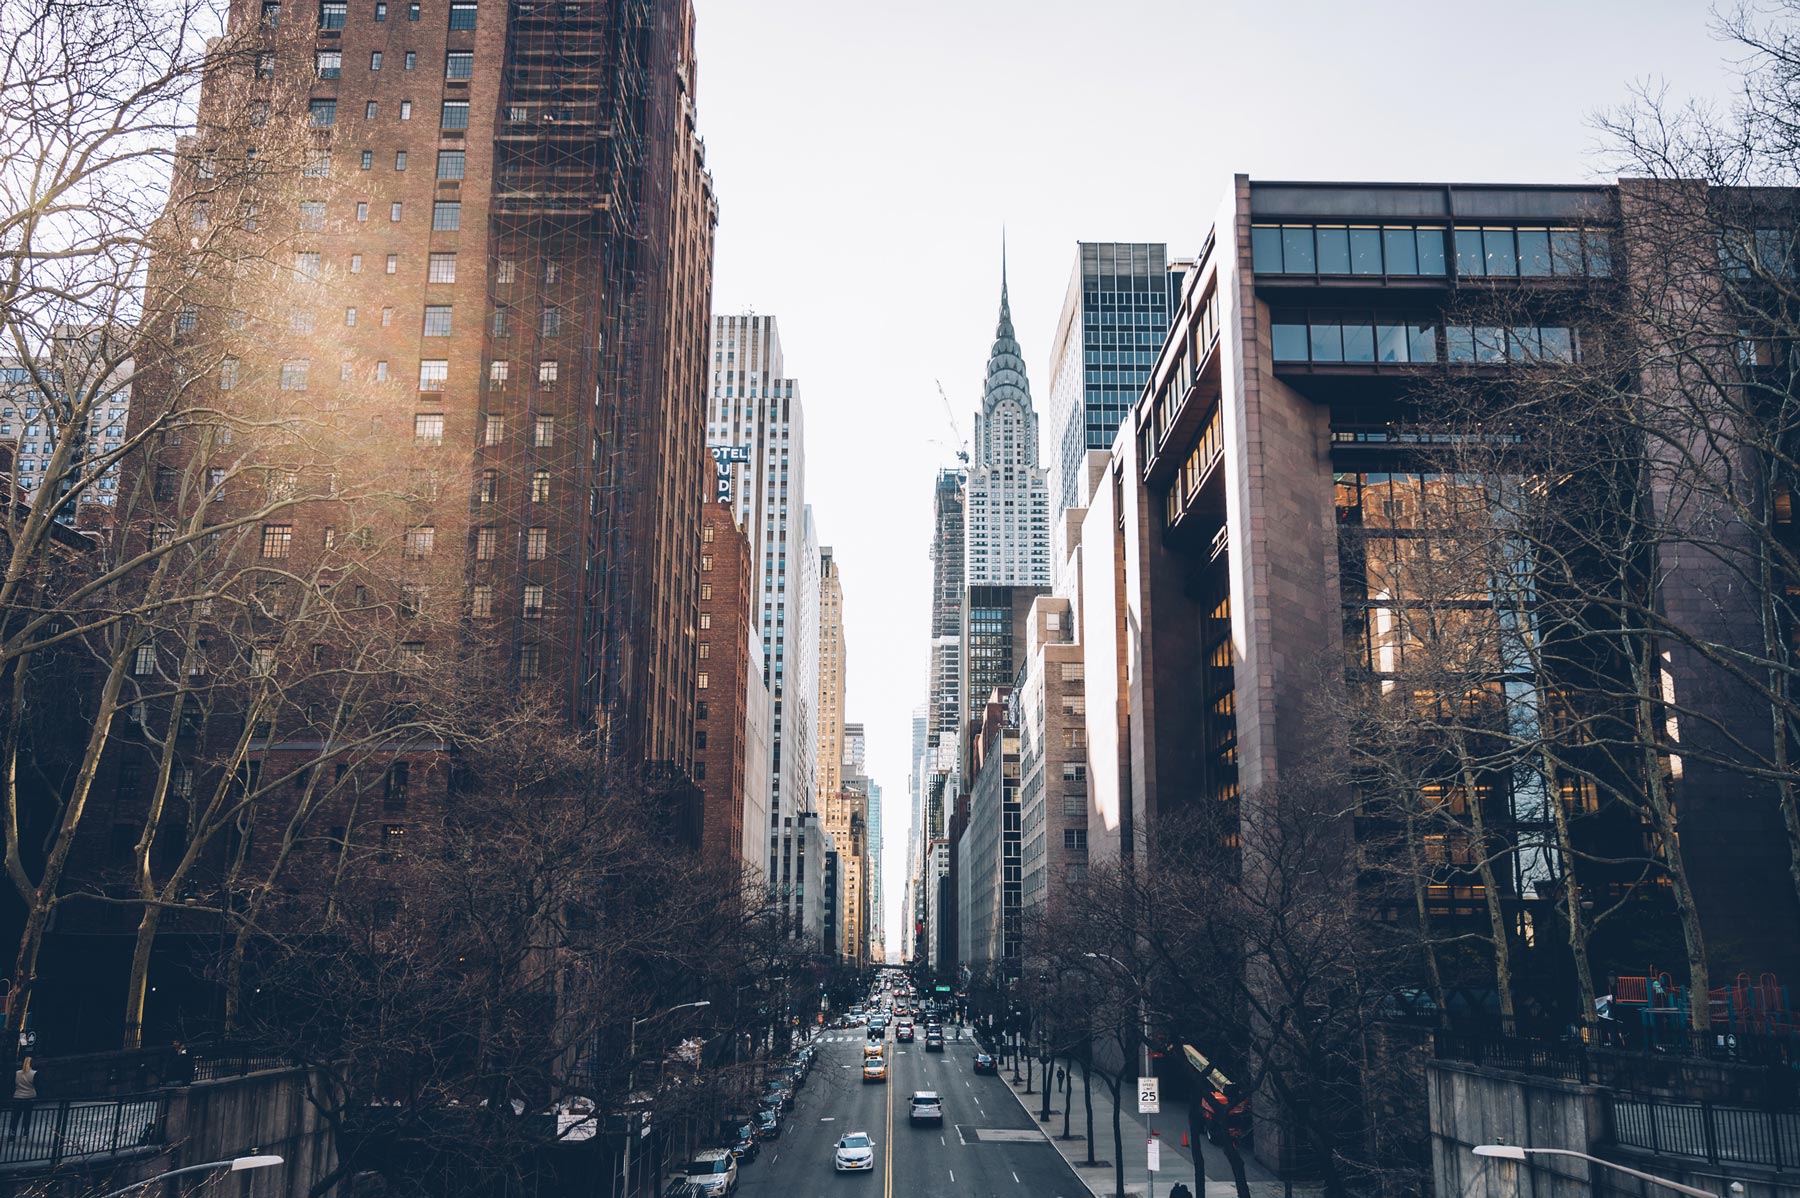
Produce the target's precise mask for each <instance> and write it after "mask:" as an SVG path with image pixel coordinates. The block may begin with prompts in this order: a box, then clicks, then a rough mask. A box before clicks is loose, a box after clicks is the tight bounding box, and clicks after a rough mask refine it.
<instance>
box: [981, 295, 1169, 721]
mask: <svg viewBox="0 0 1800 1198" xmlns="http://www.w3.org/2000/svg"><path fill="white" fill-rule="evenodd" d="M1154 356H1155V355H1154V352H1153V353H1152V357H1154ZM974 452H975V457H974V461H973V462H971V463H970V466H969V478H968V485H967V491H968V508H967V511H966V513H965V524H966V529H967V531H966V533H965V536H964V557H965V560H966V561H967V563H968V564H967V566H966V567H965V572H966V573H965V578H964V584H965V585H966V586H971V587H973V586H1026V587H1048V586H1049V585H1050V510H1049V484H1048V482H1047V480H1046V477H1045V474H1044V470H1043V468H1042V467H1040V466H1039V465H1038V418H1037V411H1036V410H1035V409H1034V408H1033V407H1032V406H1031V384H1030V382H1029V381H1028V380H1027V379H1026V377H1025V359H1024V356H1023V355H1022V354H1021V353H1020V352H1019V342H1018V338H1017V337H1015V336H1014V335H1013V324H1012V305H1011V303H1010V302H1009V300H1008V298H1007V291H1006V277H1005V272H1004V270H1003V271H1002V273H1001V279H1000V322H999V325H998V327H997V328H996V329H995V330H994V345H993V348H992V350H991V351H990V352H989V354H988V365H987V377H986V378H985V380H984V381H983V385H982V393H981V409H980V410H979V411H978V412H976V414H975V442H974ZM1009 681H1010V680H1009ZM984 698H985V696H984Z"/></svg>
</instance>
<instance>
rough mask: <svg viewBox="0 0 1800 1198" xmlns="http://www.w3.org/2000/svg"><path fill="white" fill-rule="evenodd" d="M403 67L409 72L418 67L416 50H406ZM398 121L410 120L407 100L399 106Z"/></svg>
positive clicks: (410, 105) (409, 102) (410, 111)
mask: <svg viewBox="0 0 1800 1198" xmlns="http://www.w3.org/2000/svg"><path fill="white" fill-rule="evenodd" d="M404 65H405V69H406V70H409V71H410V70H412V69H413V68H414V67H416V66H418V65H419V52H418V51H417V50H408V51H407V52H406V60H405V64H404ZM400 119H401V120H403V121H405V120H411V119H412V101H410V100H408V101H405V102H404V103H402V104H401V105H400Z"/></svg>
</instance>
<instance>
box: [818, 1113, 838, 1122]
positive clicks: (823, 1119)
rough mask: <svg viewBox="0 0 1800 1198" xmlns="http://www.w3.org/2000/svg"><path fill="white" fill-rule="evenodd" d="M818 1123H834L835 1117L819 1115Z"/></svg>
mask: <svg viewBox="0 0 1800 1198" xmlns="http://www.w3.org/2000/svg"><path fill="white" fill-rule="evenodd" d="M819 1122H820V1123H836V1122H837V1116H836V1115H821V1116H819Z"/></svg>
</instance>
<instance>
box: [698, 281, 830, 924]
mask: <svg viewBox="0 0 1800 1198" xmlns="http://www.w3.org/2000/svg"><path fill="white" fill-rule="evenodd" d="M711 358H712V362H711V365H712V386H711V396H710V399H709V407H708V411H707V439H708V443H709V445H710V446H711V447H712V449H713V451H714V454H713V456H714V460H715V462H716V463H717V473H716V482H715V493H716V491H718V490H724V491H727V492H728V493H729V495H730V498H731V502H732V505H733V507H734V509H735V510H736V513H737V517H738V521H739V523H740V524H741V525H742V527H743V528H744V531H745V534H746V535H747V536H748V537H749V540H750V547H751V559H752V562H753V563H754V565H755V568H756V575H755V578H754V580H753V584H752V595H753V600H754V606H755V608H756V621H757V627H758V629H759V632H760V636H761V639H762V646H763V678H764V680H765V682H766V683H767V684H768V688H769V703H770V728H769V757H768V761H769V785H768V798H769V843H768V845H767V851H766V861H767V876H768V881H769V885H770V887H771V891H772V893H773V894H774V896H775V897H776V899H777V901H778V903H779V905H780V906H781V908H782V910H783V912H784V913H785V914H786V915H787V916H788V917H789V920H790V923H789V927H790V929H791V930H792V932H793V934H794V935H796V936H799V935H803V934H809V933H813V932H816V931H817V918H818V917H817V912H816V911H815V912H814V913H813V914H811V915H808V913H807V909H806V905H805V903H804V901H803V898H804V895H805V894H806V893H808V892H809V881H808V879H809V876H810V877H811V878H812V884H811V888H810V893H812V894H814V895H817V893H818V890H817V880H818V877H819V876H820V872H819V871H820V869H821V868H822V865H823V862H822V859H821V845H820V843H819V841H818V837H819V836H820V835H822V833H821V832H820V830H819V828H818V825H817V821H816V820H803V819H800V818H799V817H800V816H803V815H808V814H810V813H812V812H814V811H815V810H816V807H817V795H816V787H815V783H814V781H813V774H814V771H815V768H816V763H815V760H814V750H813V742H814V738H815V736H816V732H817V730H816V728H815V727H814V724H815V722H816V719H817V706H816V704H817V695H818V668H817V664H816V659H815V652H816V650H815V646H816V645H817V643H818V629H817V610H818V594H817V587H818V578H817V575H818V562H817V556H818V543H817V536H816V533H815V532H814V531H813V529H812V524H811V515H810V511H809V509H808V508H807V507H806V450H805V421H804V413H803V408H802V405H801V399H800V394H799V385H798V384H797V383H796V382H795V380H794V379H792V378H789V377H787V374H786V367H785V363H784V361H783V358H782V353H781V336H780V333H779V330H778V328H777V326H776V321H775V318H774V317H773V316H756V315H750V314H745V315H740V316H720V317H716V318H715V319H714V321H713V341H712V355H711ZM809 868H810V869H811V871H812V873H811V874H810V875H809V873H808V869H809Z"/></svg>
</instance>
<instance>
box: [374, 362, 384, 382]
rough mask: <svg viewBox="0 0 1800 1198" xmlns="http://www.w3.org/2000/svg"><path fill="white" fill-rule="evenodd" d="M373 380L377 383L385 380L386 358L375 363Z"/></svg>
mask: <svg viewBox="0 0 1800 1198" xmlns="http://www.w3.org/2000/svg"><path fill="white" fill-rule="evenodd" d="M375 381H376V382H378V383H385V382H387V360H386V359H383V360H381V361H379V362H376V363H375Z"/></svg>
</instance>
